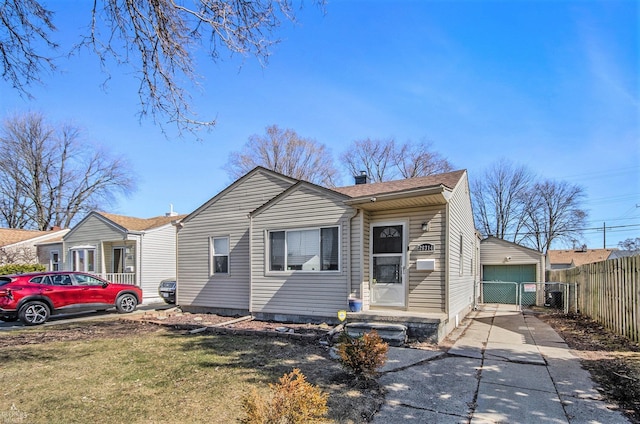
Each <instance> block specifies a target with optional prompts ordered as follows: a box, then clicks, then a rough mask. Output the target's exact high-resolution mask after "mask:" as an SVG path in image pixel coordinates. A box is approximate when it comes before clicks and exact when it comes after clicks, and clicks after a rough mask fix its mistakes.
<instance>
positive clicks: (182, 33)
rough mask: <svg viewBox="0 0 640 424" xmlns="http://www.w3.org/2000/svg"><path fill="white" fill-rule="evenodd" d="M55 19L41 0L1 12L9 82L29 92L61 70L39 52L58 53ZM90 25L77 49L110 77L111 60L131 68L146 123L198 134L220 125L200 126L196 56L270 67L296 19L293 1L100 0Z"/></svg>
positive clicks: (15, 1)
mask: <svg viewBox="0 0 640 424" xmlns="http://www.w3.org/2000/svg"><path fill="white" fill-rule="evenodd" d="M317 3H320V4H323V0H318V1H317ZM52 18H53V12H52V11H51V10H48V9H46V8H45V7H44V6H43V5H42V4H41V3H40V2H39V1H37V0H6V1H4V2H3V5H2V7H0V60H2V63H3V74H2V76H3V78H4V79H5V80H6V81H8V82H10V83H11V84H12V85H13V86H14V87H15V88H17V89H18V90H19V91H20V92H22V93H25V94H28V86H29V85H31V84H33V83H34V82H40V81H41V80H40V74H41V72H42V71H43V70H44V69H55V66H54V57H53V56H51V55H45V54H44V53H42V54H41V53H38V48H40V47H45V48H50V49H54V48H56V47H57V45H56V44H55V43H54V42H53V41H52V32H54V31H55V30H56V27H55V26H54V24H53V22H52ZM87 18H88V19H87V23H89V30H88V34H86V35H85V37H84V38H83V39H82V40H81V41H80V43H79V44H78V45H76V46H74V47H81V46H86V47H89V48H90V49H92V50H93V52H94V53H95V54H96V55H97V56H98V58H99V60H100V62H101V64H102V65H103V69H105V70H106V69H107V64H108V63H109V62H110V61H111V60H113V61H115V62H116V63H118V64H126V65H127V66H131V67H132V68H133V70H134V72H135V74H136V77H137V78H138V79H139V81H140V85H139V89H138V95H139V98H140V103H141V110H140V113H141V116H145V115H147V114H149V115H151V116H152V118H153V119H154V121H155V122H164V121H168V122H170V123H174V124H176V125H177V128H178V129H179V130H184V129H186V130H191V131H193V130H195V129H198V128H202V127H211V126H213V125H214V124H215V120H214V119H205V120H202V119H197V118H196V117H195V115H194V114H193V112H192V110H191V107H190V100H191V99H190V96H189V93H188V87H187V86H185V85H184V84H185V81H186V82H188V83H189V84H195V85H197V83H198V81H199V79H200V77H199V76H198V75H197V73H196V72H195V70H194V69H195V65H194V53H196V52H197V51H198V49H199V48H200V47H201V46H205V48H206V52H207V54H208V56H209V57H210V58H211V59H212V60H213V61H214V62H215V61H217V60H219V58H220V57H221V54H222V53H223V52H227V53H229V54H239V55H242V56H245V57H246V56H255V57H257V58H258V60H260V61H261V63H265V62H266V61H267V59H268V57H269V55H270V50H271V49H270V48H271V47H272V46H273V44H274V43H277V42H278V41H279V40H278V39H277V38H276V37H275V36H274V32H275V30H276V29H277V28H279V26H280V25H281V22H282V21H283V20H289V21H294V19H295V17H294V13H293V9H292V6H291V1H290V0H256V1H233V0H227V1H220V0H194V1H191V2H175V1H174V0H103V1H102V2H99V1H97V0H94V2H93V7H92V12H91V16H90V17H89V16H88V17H87ZM160 117H162V121H160V120H159V118H160ZM161 126H162V124H161Z"/></svg>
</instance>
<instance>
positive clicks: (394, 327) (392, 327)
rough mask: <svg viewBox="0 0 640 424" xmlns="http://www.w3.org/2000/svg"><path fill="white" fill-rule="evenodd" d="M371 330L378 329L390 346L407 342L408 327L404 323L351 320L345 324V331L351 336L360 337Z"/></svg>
mask: <svg viewBox="0 0 640 424" xmlns="http://www.w3.org/2000/svg"><path fill="white" fill-rule="evenodd" d="M371 330H376V332H377V333H378V335H379V336H380V337H381V338H382V340H384V341H385V342H387V343H389V346H403V345H404V344H405V343H406V342H407V327H406V326H405V325H402V324H389V323H381V322H350V323H348V324H347V325H346V326H345V331H346V332H347V334H348V335H350V336H351V337H360V336H362V335H363V334H364V333H369V332H371Z"/></svg>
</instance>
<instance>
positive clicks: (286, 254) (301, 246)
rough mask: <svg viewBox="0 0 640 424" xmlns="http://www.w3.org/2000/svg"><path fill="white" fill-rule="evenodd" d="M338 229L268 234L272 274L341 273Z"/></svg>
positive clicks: (272, 232) (328, 228)
mask: <svg viewBox="0 0 640 424" xmlns="http://www.w3.org/2000/svg"><path fill="white" fill-rule="evenodd" d="M339 245H340V243H339V235H338V227H327V228H312V229H304V230H286V231H271V232H269V270H270V271H311V272H317V271H339V269H340V265H339V264H340V252H339Z"/></svg>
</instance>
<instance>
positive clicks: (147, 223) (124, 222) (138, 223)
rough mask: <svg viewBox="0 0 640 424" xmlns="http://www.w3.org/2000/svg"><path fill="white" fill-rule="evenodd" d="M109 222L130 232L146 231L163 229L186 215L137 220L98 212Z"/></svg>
mask: <svg viewBox="0 0 640 424" xmlns="http://www.w3.org/2000/svg"><path fill="white" fill-rule="evenodd" d="M96 213H98V214H100V215H102V216H103V217H105V218H107V219H108V220H109V221H111V222H113V223H115V224H117V225H119V226H121V227H122V228H124V229H126V230H130V231H145V230H150V229H152V228H157V227H162V226H163V225H167V224H170V223H171V222H172V221H176V220H180V219H182V218H184V217H185V216H186V215H174V216H164V215H163V216H156V217H153V218H135V217H132V216H123V215H116V214H112V213H106V212H96Z"/></svg>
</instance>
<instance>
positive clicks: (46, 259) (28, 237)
mask: <svg viewBox="0 0 640 424" xmlns="http://www.w3.org/2000/svg"><path fill="white" fill-rule="evenodd" d="M67 232H69V230H68V229H64V230H62V229H60V228H55V229H52V230H50V231H37V230H21V229H15V228H0V265H6V264H10V263H40V264H42V265H45V266H47V267H48V266H49V264H50V261H51V260H52V258H53V259H55V258H56V257H57V256H56V255H57V254H59V253H60V251H59V250H56V248H55V247H54V248H53V249H51V250H50V251H47V252H44V251H43V252H42V254H41V252H40V248H39V246H40V245H41V244H52V245H53V246H56V245H57V244H56V243H59V242H60V241H61V240H62V236H64V235H65V234H67Z"/></svg>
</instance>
